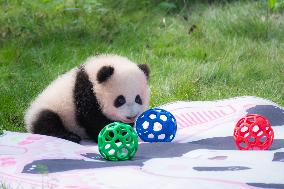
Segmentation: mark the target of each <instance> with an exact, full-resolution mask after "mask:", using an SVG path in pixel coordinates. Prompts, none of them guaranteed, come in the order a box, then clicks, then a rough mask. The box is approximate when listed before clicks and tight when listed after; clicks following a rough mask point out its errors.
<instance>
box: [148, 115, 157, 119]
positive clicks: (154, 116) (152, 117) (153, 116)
mask: <svg viewBox="0 0 284 189" xmlns="http://www.w3.org/2000/svg"><path fill="white" fill-rule="evenodd" d="M149 117H150V118H151V119H155V118H156V117H157V116H156V115H155V114H151V115H150V116H149Z"/></svg>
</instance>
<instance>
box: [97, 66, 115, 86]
mask: <svg viewBox="0 0 284 189" xmlns="http://www.w3.org/2000/svg"><path fill="white" fill-rule="evenodd" d="M113 72H114V68H113V67H111V66H103V67H101V68H100V70H99V71H98V73H97V80H98V82H99V83H103V82H105V81H107V80H108V79H109V78H110V77H111V76H112V74H113Z"/></svg>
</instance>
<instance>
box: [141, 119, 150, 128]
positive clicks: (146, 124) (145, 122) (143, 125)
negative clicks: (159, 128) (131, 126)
mask: <svg viewBox="0 0 284 189" xmlns="http://www.w3.org/2000/svg"><path fill="white" fill-rule="evenodd" d="M142 127H143V129H148V127H149V122H148V121H144V123H143V124H142Z"/></svg>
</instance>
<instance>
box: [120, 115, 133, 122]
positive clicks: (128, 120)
mask: <svg viewBox="0 0 284 189" xmlns="http://www.w3.org/2000/svg"><path fill="white" fill-rule="evenodd" d="M135 120H136V116H135V117H132V118H127V119H121V121H122V122H124V123H134V121H135Z"/></svg>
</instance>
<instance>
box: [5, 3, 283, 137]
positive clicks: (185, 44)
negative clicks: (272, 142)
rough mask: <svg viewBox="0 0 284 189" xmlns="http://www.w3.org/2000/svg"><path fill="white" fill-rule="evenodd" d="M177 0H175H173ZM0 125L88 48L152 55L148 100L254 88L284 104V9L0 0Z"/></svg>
mask: <svg viewBox="0 0 284 189" xmlns="http://www.w3.org/2000/svg"><path fill="white" fill-rule="evenodd" d="M176 2H179V3H176ZM0 5H1V6H0V88H1V89H0V99H1V102H0V126H1V127H3V128H4V129H7V130H12V131H25V129H24V122H23V116H24V112H25V110H26V108H27V107H28V105H29V103H30V102H31V101H32V99H34V98H35V97H36V96H37V94H38V93H40V92H41V91H42V90H43V89H44V88H45V87H46V86H47V85H48V83H50V82H51V81H52V80H54V79H55V78H56V77H57V76H58V75H59V74H62V73H64V72H66V71H68V70H69V69H71V68H73V67H74V66H77V65H79V64H81V63H82V62H83V61H84V60H85V59H86V58H87V57H88V56H91V55H95V54H101V53H114V54H119V55H123V56H127V57H129V58H130V59H131V60H133V61H135V62H137V63H147V64H149V65H150V67H151V70H152V73H151V79H150V87H151V91H152V95H151V106H157V105H160V104H162V103H167V102H171V101H176V100H215V99H223V98H230V97H235V96H243V95H250V96H251V95H253V96H259V97H263V98H267V99H270V100H272V101H274V102H276V103H278V104H280V105H282V106H284V90H283V88H284V14H283V12H281V11H280V12H279V11H277V12H272V11H270V10H268V6H267V2H266V1H264V0H262V1H261V0H260V1H251V0H247V1H245V0H241V1H221V0H219V1H218V0H215V1H214V0H208V1H205V0H199V1H198V0H196V1H174V0H172V1H158V0H156V1H150V0H141V1H131V0H125V1H116V0H97V1H91V0H86V1H79V0H78V1H76V0H65V1H63V0H60V1H51V0H40V1H29V0H23V1H16V0H14V1H7V0H0Z"/></svg>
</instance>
